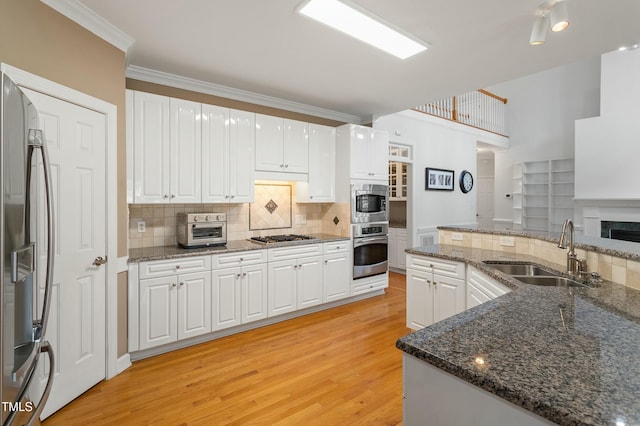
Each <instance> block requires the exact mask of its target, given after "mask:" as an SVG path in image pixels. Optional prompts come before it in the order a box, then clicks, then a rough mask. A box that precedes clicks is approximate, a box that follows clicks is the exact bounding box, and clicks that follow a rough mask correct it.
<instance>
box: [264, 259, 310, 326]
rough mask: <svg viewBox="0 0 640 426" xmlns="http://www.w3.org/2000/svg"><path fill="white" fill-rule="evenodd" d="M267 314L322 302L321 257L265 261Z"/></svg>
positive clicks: (290, 310) (273, 314)
mask: <svg viewBox="0 0 640 426" xmlns="http://www.w3.org/2000/svg"><path fill="white" fill-rule="evenodd" d="M268 282H269V290H268V292H267V294H268V299H269V302H268V313H269V314H268V315H269V316H275V315H280V314H285V313H287V312H292V311H295V310H297V309H303V308H308V307H311V306H314V305H318V304H320V303H322V257H321V256H310V257H302V258H295V259H289V260H280V261H277V262H269V279H268Z"/></svg>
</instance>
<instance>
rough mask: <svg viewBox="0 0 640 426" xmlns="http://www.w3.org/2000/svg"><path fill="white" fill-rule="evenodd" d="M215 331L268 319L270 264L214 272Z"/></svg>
mask: <svg viewBox="0 0 640 426" xmlns="http://www.w3.org/2000/svg"><path fill="white" fill-rule="evenodd" d="M212 287H213V294H212V296H213V297H212V307H213V309H212V317H213V324H212V329H213V330H222V329H225V328H229V327H233V326H236V325H240V324H246V323H249V322H252V321H256V320H259V319H263V318H266V317H267V264H266V263H262V264H257V265H250V266H244V267H235V268H225V269H219V270H213V272H212Z"/></svg>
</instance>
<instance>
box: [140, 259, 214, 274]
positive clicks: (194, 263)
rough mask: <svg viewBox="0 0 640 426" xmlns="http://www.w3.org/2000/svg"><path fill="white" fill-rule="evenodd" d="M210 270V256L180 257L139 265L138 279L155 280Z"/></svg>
mask: <svg viewBox="0 0 640 426" xmlns="http://www.w3.org/2000/svg"><path fill="white" fill-rule="evenodd" d="M209 270H211V256H197V257H181V258H178V259H169V260H154V261H151V262H141V263H140V278H141V279H144V278H156V277H165V276H168V275H175V274H178V273H180V274H184V273H189V272H202V271H209Z"/></svg>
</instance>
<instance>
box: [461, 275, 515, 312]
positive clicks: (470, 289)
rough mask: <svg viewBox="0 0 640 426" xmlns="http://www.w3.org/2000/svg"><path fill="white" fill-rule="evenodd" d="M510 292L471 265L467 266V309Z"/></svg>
mask: <svg viewBox="0 0 640 426" xmlns="http://www.w3.org/2000/svg"><path fill="white" fill-rule="evenodd" d="M510 291H511V290H510V289H509V288H508V287H507V286H505V285H504V284H501V283H499V282H498V281H497V280H495V279H493V278H491V277H489V276H488V275H486V274H484V273H483V272H480V271H479V270H478V269H476V268H474V267H473V266H471V265H468V266H467V309H469V308H473V307H474V306H478V305H481V304H483V303H484V302H488V301H489V300H491V299H495V298H496V297H498V296H502V295H503V294H506V293H508V292H510Z"/></svg>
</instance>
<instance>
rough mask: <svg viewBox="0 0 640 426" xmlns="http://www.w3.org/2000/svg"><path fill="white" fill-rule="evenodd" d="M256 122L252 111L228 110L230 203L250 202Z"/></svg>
mask: <svg viewBox="0 0 640 426" xmlns="http://www.w3.org/2000/svg"><path fill="white" fill-rule="evenodd" d="M255 145H256V124H255V114H254V113H252V112H246V111H238V110H233V109H232V110H230V111H229V195H230V197H229V198H230V201H231V202H232V203H252V202H253V198H254V197H253V188H254V182H253V181H254V176H255Z"/></svg>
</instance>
